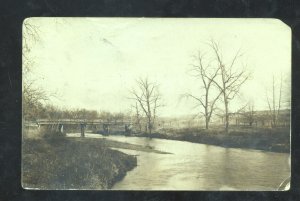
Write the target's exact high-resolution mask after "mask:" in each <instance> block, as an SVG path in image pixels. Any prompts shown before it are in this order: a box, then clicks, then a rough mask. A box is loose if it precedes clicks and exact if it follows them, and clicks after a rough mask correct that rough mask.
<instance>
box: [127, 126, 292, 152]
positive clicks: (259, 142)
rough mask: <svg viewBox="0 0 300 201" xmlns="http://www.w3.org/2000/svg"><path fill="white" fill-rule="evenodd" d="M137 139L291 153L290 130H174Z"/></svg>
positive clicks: (141, 134)
mask: <svg viewBox="0 0 300 201" xmlns="http://www.w3.org/2000/svg"><path fill="white" fill-rule="evenodd" d="M133 136H136V137H139V136H140V137H151V138H159V139H169V140H180V141H187V142H194V143H202V144H209V145H216V146H221V147H228V148H246V149H257V150H264V151H272V152H280V153H289V152H290V130H289V128H276V129H235V130H231V131H230V132H229V133H225V132H224V131H223V130H219V129H210V130H204V129H174V130H164V131H161V132H156V133H152V134H151V135H149V134H146V133H140V134H134V135H133Z"/></svg>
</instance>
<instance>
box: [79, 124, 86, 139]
mask: <svg viewBox="0 0 300 201" xmlns="http://www.w3.org/2000/svg"><path fill="white" fill-rule="evenodd" d="M80 131H81V137H84V136H85V134H84V131H85V124H80Z"/></svg>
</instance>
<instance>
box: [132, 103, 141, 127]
mask: <svg viewBox="0 0 300 201" xmlns="http://www.w3.org/2000/svg"><path fill="white" fill-rule="evenodd" d="M134 109H135V124H136V125H137V126H138V129H139V132H141V131H142V115H141V114H140V110H139V106H138V102H135V105H134Z"/></svg>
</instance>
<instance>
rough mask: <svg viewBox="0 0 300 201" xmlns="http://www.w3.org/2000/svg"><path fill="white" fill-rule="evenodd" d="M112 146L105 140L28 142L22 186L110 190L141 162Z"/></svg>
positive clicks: (26, 144)
mask: <svg viewBox="0 0 300 201" xmlns="http://www.w3.org/2000/svg"><path fill="white" fill-rule="evenodd" d="M108 145H109V143H107V142H105V141H104V140H101V139H80V138H79V139H74V138H58V139H24V140H23V146H22V150H23V153H22V154H23V155H22V157H23V158H22V186H23V187H24V188H39V189H110V188H111V187H112V186H113V185H114V184H115V183H116V182H117V181H119V180H121V179H122V178H123V177H124V176H125V175H126V172H127V171H129V170H131V169H133V168H134V167H136V165H137V160H136V157H134V156H130V155H127V154H124V153H122V152H119V151H116V150H112V149H109V148H108ZM115 146H116V145H115ZM120 146H121V145H120ZM123 146H125V145H123Z"/></svg>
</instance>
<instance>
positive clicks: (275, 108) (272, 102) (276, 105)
mask: <svg viewBox="0 0 300 201" xmlns="http://www.w3.org/2000/svg"><path fill="white" fill-rule="evenodd" d="M277 90H278V91H277ZM276 91H277V92H276ZM266 99H267V103H268V107H269V116H270V118H271V126H272V127H276V126H277V123H278V118H279V115H280V109H281V104H282V76H281V78H280V86H279V88H278V89H277V87H276V83H275V77H274V75H273V79H272V89H271V95H269V94H268V93H267V94H266Z"/></svg>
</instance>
